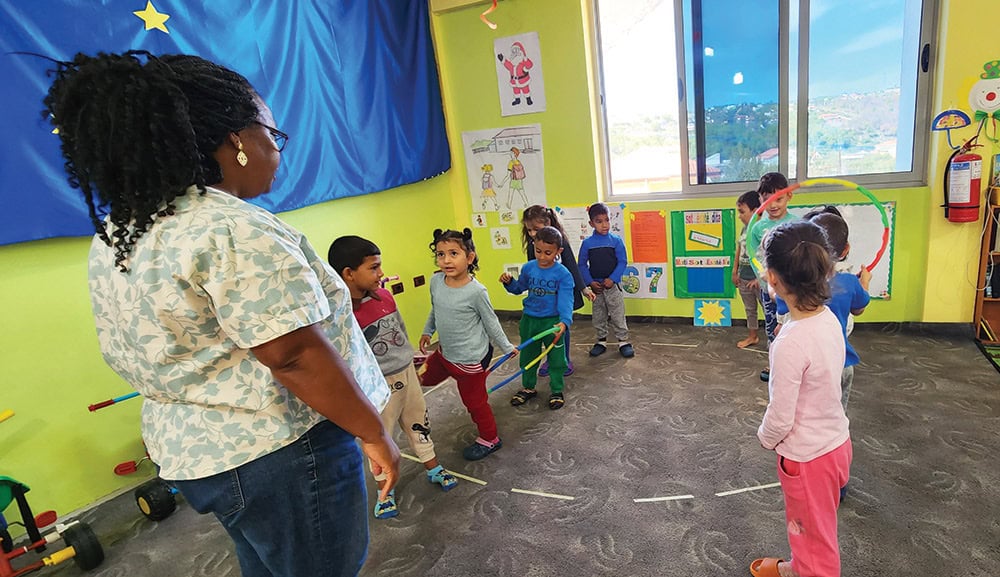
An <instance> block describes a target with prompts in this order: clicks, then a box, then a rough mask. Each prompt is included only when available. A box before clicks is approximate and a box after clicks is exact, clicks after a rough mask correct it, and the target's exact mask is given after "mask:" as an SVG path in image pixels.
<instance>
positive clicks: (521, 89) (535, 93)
mask: <svg viewBox="0 0 1000 577" xmlns="http://www.w3.org/2000/svg"><path fill="white" fill-rule="evenodd" d="M493 55H494V56H495V57H496V59H495V60H493V65H494V68H495V69H496V78H497V90H498V91H499V94H500V115H501V116H512V115H515V114H532V113H535V112H545V105H546V103H545V76H544V74H543V73H542V52H541V46H540V45H539V43H538V33H537V32H527V33H524V34H516V35H514V36H507V37H505V38H495V39H494V40H493Z"/></svg>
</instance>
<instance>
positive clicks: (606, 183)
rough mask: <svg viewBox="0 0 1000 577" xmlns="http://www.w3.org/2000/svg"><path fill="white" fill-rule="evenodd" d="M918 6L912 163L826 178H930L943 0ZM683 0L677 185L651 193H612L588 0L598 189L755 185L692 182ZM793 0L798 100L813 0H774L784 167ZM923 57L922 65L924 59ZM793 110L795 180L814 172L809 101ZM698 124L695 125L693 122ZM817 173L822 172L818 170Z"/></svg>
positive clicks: (912, 183)
mask: <svg viewBox="0 0 1000 577" xmlns="http://www.w3.org/2000/svg"><path fill="white" fill-rule="evenodd" d="M908 1H910V2H915V3H919V4H920V6H921V19H920V32H919V39H918V43H917V46H918V50H917V52H918V57H917V60H916V62H914V63H913V65H914V66H915V67H916V99H915V102H914V108H913V110H914V125H913V134H912V147H913V148H912V150H913V156H912V166H911V169H910V170H909V171H897V172H885V173H880V174H850V175H839V174H838V175H824V176H823V178H841V179H844V180H849V181H851V182H856V183H858V184H861V185H864V186H867V187H870V188H910V187H922V186H926V185H927V178H928V175H929V169H928V162H927V159H928V157H929V154H930V146H931V135H930V130H929V129H926V130H925V129H924V127H927V126H928V124H929V123H930V120H931V118H932V110H931V106H932V103H933V79H934V69H935V56H936V52H935V47H936V41H937V36H936V34H937V25H938V8H939V2H940V0H908ZM684 2H685V0H672V1H671V3H672V4H673V10H674V40H675V43H676V58H677V62H676V66H677V89H678V96H679V101H678V110H677V113H678V122H677V123H678V130H679V134H678V136H679V146H680V157H681V158H680V160H681V174H682V178H681V190H676V191H656V192H649V193H630V194H622V193H619V194H615V193H614V191H613V188H612V174H611V173H612V166H611V146H610V142H609V134H610V130H609V126H608V114H607V109H606V101H605V97H604V95H605V94H606V90H605V86H604V82H605V74H604V62H603V56H602V49H601V29H600V7H599V6H598V4H599V3H600V0H590V2H589V6H590V9H591V18H590V28H591V37H592V38H593V39H594V42H593V43H592V50H591V55H592V59H591V61H592V65H591V66H590V73H591V74H592V75H593V77H594V78H593V82H592V86H593V87H594V92H595V94H594V108H595V119H596V120H597V130H596V131H595V132H596V135H597V145H598V147H599V148H598V151H597V154H595V156H596V157H597V158H598V159H599V166H598V173H599V175H600V176H599V180H600V182H599V185H600V187H601V189H602V190H601V197H602V198H604V199H606V200H609V201H615V202H619V201H621V202H634V201H642V200H684V199H697V198H706V197H716V196H732V195H734V194H735V195H738V194H741V193H743V192H745V191H746V190H747V189H748V188H752V187H753V186H755V184H756V183H755V182H752V181H742V182H725V183H706V184H691V182H690V180H691V178H690V173H689V167H690V166H691V164H690V160H691V159H690V153H689V151H690V144H691V143H690V138H691V134H692V132H693V130H689V129H688V120H689V115H688V100H687V84H686V83H687V54H686V51H687V48H686V46H685V37H684ZM791 2H798V3H799V8H798V46H797V47H796V55H797V78H798V79H797V86H796V94H795V101H796V102H806V103H808V102H809V8H810V0H778V21H779V31H778V51H779V54H778V67H779V70H778V150H779V154H778V170H779V171H780V172H781V173H782V174H788V168H789V165H790V160H791V159H790V157H789V145H790V142H791V134H790V121H791V118H790V114H791V110H790V103H791V101H792V99H791V93H790V90H789V89H790V85H791V81H790V64H791V49H792V46H791V22H790V18H791ZM924 63H925V64H926V68H925V67H924ZM795 116H796V118H795V121H796V122H795V141H796V143H805V146H796V149H795V156H796V158H795V167H796V174H795V177H793V178H789V181H790V182H799V181H801V180H805V179H808V178H814V177H812V176H810V175H809V173H808V159H809V147H808V137H809V124H808V122H809V107H808V105H807V106H797V107H796V115H795ZM695 130H697V129H695ZM816 178H819V177H816Z"/></svg>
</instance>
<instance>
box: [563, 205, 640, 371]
mask: <svg viewBox="0 0 1000 577" xmlns="http://www.w3.org/2000/svg"><path fill="white" fill-rule="evenodd" d="M587 214H588V215H589V216H590V226H592V227H594V234H592V235H590V236H589V237H587V238H586V239H584V241H583V244H582V245H580V258H578V259H577V263H578V264H579V267H580V275H581V276H582V277H583V282H584V283H586V284H587V285H588V286H589V287H590V289H591V290H593V291H594V295H595V299H594V315H593V322H594V330H595V331H597V343H596V344H594V346H593V347H592V348H591V349H590V356H592V357H596V356H599V355H603V354H604V352H605V351H606V350H608V347H607V340H608V324H609V323H610V324H611V328H613V329H614V331H615V338H617V339H618V352H619V353H621V355H622V356H623V357H625V358H631V357H634V356H635V350H634V349H633V348H632V345H631V344H629V342H628V325H626V324H625V298H624V295H623V294H622V289H621V286H620V283H621V281H622V274H623V273H624V272H625V265H626V264H627V263H628V257H627V256H626V254H625V243H624V242H622V239H621V237H620V236H618V235H615V234H611V219H610V218H609V216H608V207H607V206H605V205H604V204H603V203H600V202H598V203H596V204H593V205H591V206H590V208H588V209H587Z"/></svg>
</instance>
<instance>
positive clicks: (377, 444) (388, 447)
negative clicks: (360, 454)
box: [361, 430, 399, 501]
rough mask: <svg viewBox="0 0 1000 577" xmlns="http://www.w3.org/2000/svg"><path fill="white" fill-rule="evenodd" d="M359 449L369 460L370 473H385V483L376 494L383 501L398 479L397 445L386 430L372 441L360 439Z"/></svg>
mask: <svg viewBox="0 0 1000 577" xmlns="http://www.w3.org/2000/svg"><path fill="white" fill-rule="evenodd" d="M361 450H362V451H364V453H365V455H366V456H367V457H368V459H369V460H371V463H372V473H374V474H376V475H381V474H382V473H385V485H383V486H382V490H381V491H379V494H378V498H379V499H380V500H382V501H384V500H386V499H388V498H389V491H392V489H393V487H395V486H396V482H397V481H399V447H397V446H396V443H394V442H393V440H392V437H390V436H389V431H388V430H386V431H385V433H384V434H383V435H382V437H381V438H380V439H378V440H376V441H374V442H371V443H367V442H364V441H362V442H361Z"/></svg>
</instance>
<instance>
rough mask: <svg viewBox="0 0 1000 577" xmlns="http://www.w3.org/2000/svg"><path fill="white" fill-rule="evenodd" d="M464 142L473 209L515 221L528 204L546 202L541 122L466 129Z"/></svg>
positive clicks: (503, 220) (512, 222)
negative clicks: (504, 126)
mask: <svg viewBox="0 0 1000 577" xmlns="http://www.w3.org/2000/svg"><path fill="white" fill-rule="evenodd" d="M462 146H463V148H464V149H465V172H466V178H467V182H468V186H469V197H470V199H471V201H472V208H473V210H481V211H489V212H497V213H499V214H500V218H501V222H502V223H504V224H514V223H515V222H516V221H517V218H518V217H519V216H520V214H521V211H522V210H524V209H525V208H527V207H529V206H531V205H533V204H541V205H545V204H546V198H545V158H544V155H543V153H542V127H541V125H539V124H529V125H526V126H511V127H508V128H494V129H487V130H476V131H472V132H463V133H462ZM508 213H510V216H508V217H507V218H506V219H505V218H504V216H505V215H507V214H508Z"/></svg>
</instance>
